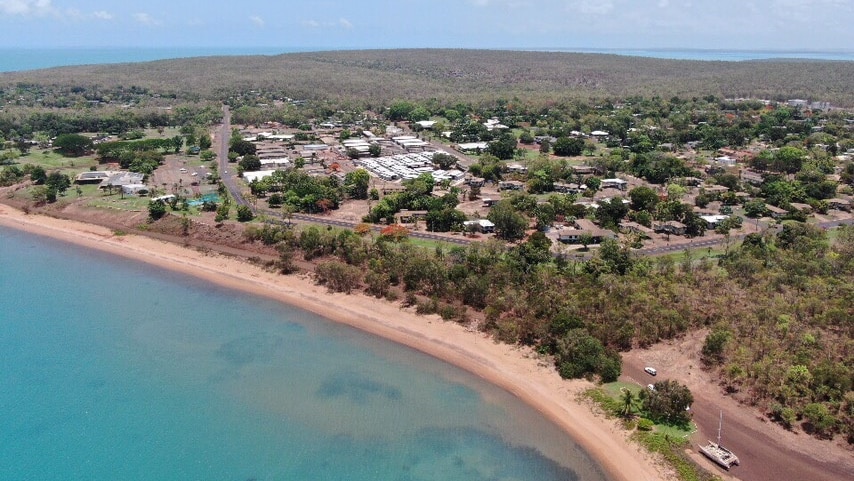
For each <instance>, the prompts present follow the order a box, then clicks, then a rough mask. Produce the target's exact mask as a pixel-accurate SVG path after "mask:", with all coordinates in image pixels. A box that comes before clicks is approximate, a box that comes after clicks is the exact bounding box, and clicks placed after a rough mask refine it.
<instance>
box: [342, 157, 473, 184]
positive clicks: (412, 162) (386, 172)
mask: <svg viewBox="0 0 854 481" xmlns="http://www.w3.org/2000/svg"><path fill="white" fill-rule="evenodd" d="M436 153H437V152H418V153H412V154H399V155H392V156H387V157H376V158H364V159H359V160H357V161H356V165H360V166H362V167H364V168H365V169H367V170H368V171H369V172H371V173H373V174H374V175H376V176H377V177H379V178H381V179H383V180H387V181H393V180H411V179H416V178H418V176H420V175H421V174H424V173H429V174H432V175H433V179H434V180H435V181H437V182H440V181H442V180H446V179H448V180H459V179H461V178H462V177H463V172H462V171H459V170H437V169H434V167H433V156H434V155H435V154H436Z"/></svg>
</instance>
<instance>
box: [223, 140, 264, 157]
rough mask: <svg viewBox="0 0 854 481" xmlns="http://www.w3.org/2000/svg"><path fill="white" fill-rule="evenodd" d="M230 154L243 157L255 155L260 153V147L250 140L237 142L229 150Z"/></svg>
mask: <svg viewBox="0 0 854 481" xmlns="http://www.w3.org/2000/svg"><path fill="white" fill-rule="evenodd" d="M228 151H229V152H234V153H235V154H237V156H238V157H239V156H243V155H255V153H256V152H257V151H258V147H256V146H255V144H253V143H252V142H249V141H248V140H243V139H240V140H237V141H236V142H232V144H231V146H230V147H229V149H228Z"/></svg>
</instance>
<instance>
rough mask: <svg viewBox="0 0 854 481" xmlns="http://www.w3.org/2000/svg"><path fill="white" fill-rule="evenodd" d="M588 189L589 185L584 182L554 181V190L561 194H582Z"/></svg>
mask: <svg viewBox="0 0 854 481" xmlns="http://www.w3.org/2000/svg"><path fill="white" fill-rule="evenodd" d="M585 190H587V186H586V185H584V184H575V183H570V184H564V183H562V182H555V183H554V191H555V192H558V193H560V194H580V193H582V192H584V191H585Z"/></svg>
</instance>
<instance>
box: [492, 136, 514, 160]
mask: <svg viewBox="0 0 854 481" xmlns="http://www.w3.org/2000/svg"><path fill="white" fill-rule="evenodd" d="M486 151H487V153H489V154H492V155H494V156H496V157H498V158H499V159H501V160H509V159H512V158H513V156H514V155H515V154H516V137H514V136H513V134H512V133H510V132H506V133H504V134H501V136H499V137H498V138H497V139H495V140H493V141H492V142H489V144H488V146H487V147H486Z"/></svg>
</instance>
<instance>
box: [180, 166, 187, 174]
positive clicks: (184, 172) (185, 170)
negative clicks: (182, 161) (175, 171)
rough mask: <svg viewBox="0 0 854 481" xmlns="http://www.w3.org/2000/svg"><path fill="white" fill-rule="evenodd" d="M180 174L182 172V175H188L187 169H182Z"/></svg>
mask: <svg viewBox="0 0 854 481" xmlns="http://www.w3.org/2000/svg"><path fill="white" fill-rule="evenodd" d="M179 172H181V173H182V174H186V173H187V169H185V168H183V167H181V170H180V171H179Z"/></svg>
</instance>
